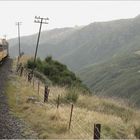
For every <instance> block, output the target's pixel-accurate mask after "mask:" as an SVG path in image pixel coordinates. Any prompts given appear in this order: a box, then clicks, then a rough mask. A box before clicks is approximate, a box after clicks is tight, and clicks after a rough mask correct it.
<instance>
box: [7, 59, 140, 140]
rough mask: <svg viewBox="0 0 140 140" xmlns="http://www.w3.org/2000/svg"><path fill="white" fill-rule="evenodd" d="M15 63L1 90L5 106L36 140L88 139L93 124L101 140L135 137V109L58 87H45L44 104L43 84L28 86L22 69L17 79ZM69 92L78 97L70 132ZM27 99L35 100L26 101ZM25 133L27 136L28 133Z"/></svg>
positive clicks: (139, 116)
mask: <svg viewBox="0 0 140 140" xmlns="http://www.w3.org/2000/svg"><path fill="white" fill-rule="evenodd" d="M15 64H16V61H15V62H14V65H13V70H12V72H11V73H10V76H9V77H8V78H9V81H8V82H7V85H6V90H5V93H6V95H7V100H8V103H9V107H10V110H11V113H12V114H13V115H15V116H16V117H18V118H19V119H21V120H23V121H24V122H26V123H27V124H28V125H29V126H30V129H32V130H33V131H34V132H36V133H37V137H38V138H39V139H56V138H57V139H66V138H67V139H68V138H71V139H92V138H93V126H94V124H95V123H100V124H101V126H102V128H101V139H135V138H139V136H140V135H139V132H140V124H139V119H140V112H139V110H136V109H134V108H130V107H128V105H127V104H126V103H124V102H121V101H115V100H113V99H109V98H99V97H97V96H91V95H88V94H82V93H81V91H80V90H79V89H77V88H75V89H71V90H70V89H69V88H66V87H62V86H61V87H60V86H58V85H55V86H52V85H51V86H49V89H50V93H49V98H48V101H47V102H45V103H44V83H42V82H41V81H40V80H39V79H37V78H36V77H34V80H32V82H31V83H30V82H28V81H27V75H26V70H25V71H24V74H23V75H22V76H19V74H18V73H16V72H15ZM38 82H40V86H39V87H40V88H39V90H38ZM69 93H70V94H72V93H75V94H78V99H77V101H76V103H73V104H74V109H73V115H72V121H71V127H70V129H69V115H70V110H71V103H72V102H68V101H69V100H67V98H66V97H67V95H69ZM58 95H59V97H60V100H59V103H60V104H59V107H57V105H58ZM29 97H33V98H34V99H36V100H35V101H33V100H32V101H30V102H29V101H28V99H29ZM66 101H67V102H66ZM26 133H27V134H29V132H28V131H26Z"/></svg>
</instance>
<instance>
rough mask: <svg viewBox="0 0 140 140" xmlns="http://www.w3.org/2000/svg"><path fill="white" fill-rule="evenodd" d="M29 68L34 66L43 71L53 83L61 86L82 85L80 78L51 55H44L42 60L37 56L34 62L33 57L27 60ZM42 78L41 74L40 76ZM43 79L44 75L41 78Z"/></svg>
mask: <svg viewBox="0 0 140 140" xmlns="http://www.w3.org/2000/svg"><path fill="white" fill-rule="evenodd" d="M27 67H28V68H29V69H32V68H36V70H37V71H39V72H41V73H43V74H44V75H45V76H46V77H47V78H48V79H49V80H51V81H52V83H53V84H57V85H61V86H69V87H71V86H77V85H78V86H79V87H80V86H81V87H84V86H83V84H82V82H81V80H80V79H79V78H77V77H76V75H75V74H74V73H73V72H71V71H70V70H68V68H67V66H66V65H64V64H61V63H59V62H58V61H55V60H53V59H52V57H51V56H49V57H46V58H45V60H44V61H42V60H41V59H40V58H37V60H36V63H35V64H34V63H33V59H30V60H29V61H28V62H27ZM40 78H42V76H40ZM42 79H43V80H44V79H45V78H44V77H43V78H42Z"/></svg>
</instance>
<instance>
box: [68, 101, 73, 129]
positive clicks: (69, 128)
mask: <svg viewBox="0 0 140 140" xmlns="http://www.w3.org/2000/svg"><path fill="white" fill-rule="evenodd" d="M72 113H73V104H72V105H71V112H70V121H69V130H70V127H71V121H72Z"/></svg>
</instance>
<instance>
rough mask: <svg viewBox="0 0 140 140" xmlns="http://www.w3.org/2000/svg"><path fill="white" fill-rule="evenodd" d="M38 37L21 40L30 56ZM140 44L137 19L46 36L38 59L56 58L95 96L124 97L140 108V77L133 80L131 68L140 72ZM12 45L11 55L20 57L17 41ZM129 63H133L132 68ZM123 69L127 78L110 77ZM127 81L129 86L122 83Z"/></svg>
mask: <svg viewBox="0 0 140 140" xmlns="http://www.w3.org/2000/svg"><path fill="white" fill-rule="evenodd" d="M36 37H37V35H32V36H26V37H22V38H21V42H22V45H21V46H22V49H23V51H24V52H25V53H26V54H30V55H32V54H33V52H34V50H35V44H36ZM139 40H140V16H137V17H135V18H133V19H121V20H115V21H110V22H95V23H91V24H89V25H86V26H83V27H79V28H63V29H54V30H50V31H44V32H42V37H41V41H40V46H39V51H38V56H40V57H41V58H45V57H46V55H52V56H53V58H55V59H56V60H59V61H60V62H62V63H64V64H66V65H67V66H68V68H70V69H71V70H73V71H75V72H76V73H77V75H79V76H80V77H81V78H82V80H83V81H84V83H86V84H87V86H88V87H90V89H92V90H93V91H95V92H97V91H98V92H100V94H103V95H106V96H115V97H120V96H123V97H124V98H127V99H130V100H131V101H133V102H135V103H136V104H139V103H138V101H139V100H140V98H139V95H138V92H139V87H138V84H139V82H138V79H137V80H135V77H137V78H138V76H137V74H135V75H134V77H132V79H133V80H132V79H131V78H130V77H129V75H133V73H132V72H133V71H132V67H130V66H131V65H132V66H133V67H134V68H133V69H134V70H135V71H136V70H137V71H138V69H139V68H138V65H139V58H137V59H136V61H134V60H135V59H134V57H135V56H134V57H133V55H136V54H135V52H136V51H139V50H140V41H139ZM9 42H10V44H11V45H10V52H11V55H12V56H14V55H15V54H17V53H16V51H15V50H17V49H16V48H17V47H18V46H17V44H15V43H16V42H17V40H16V39H11V40H9ZM136 57H139V56H136ZM126 60H129V63H130V66H128V65H127V63H128V61H126ZM110 63H111V64H114V63H117V65H118V67H116V68H115V67H112V68H110V66H109V65H110ZM133 63H134V64H135V65H133ZM102 65H103V66H102ZM122 65H123V67H124V68H123V72H122V71H121V73H123V74H118V75H117V76H113V77H111V74H110V73H113V72H114V71H115V72H116V73H120V72H119V70H120V67H121V66H122ZM124 69H125V70H124ZM117 70H118V71H117ZM126 71H128V72H126ZM126 75H127V76H126ZM99 79H101V80H99ZM124 79H125V81H127V82H125V83H123V81H121V80H124ZM120 81H121V82H120ZM110 83H111V84H110ZM120 83H121V84H120ZM95 85H96V86H95ZM132 85H133V86H132ZM120 89H121V90H120ZM103 91H104V92H103ZM128 91H129V92H128ZM98 94H99V93H98ZM132 95H133V97H132ZM135 99H136V101H135Z"/></svg>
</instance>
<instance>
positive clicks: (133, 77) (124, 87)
mask: <svg viewBox="0 0 140 140" xmlns="http://www.w3.org/2000/svg"><path fill="white" fill-rule="evenodd" d="M79 73H80V74H79V75H81V78H82V80H83V81H84V83H86V85H88V87H89V88H90V89H91V90H93V91H94V93H95V94H97V95H103V96H109V97H119V98H123V99H125V100H127V99H128V100H130V101H131V105H137V106H140V94H139V92H140V88H139V81H140V56H139V55H138V54H134V53H133V54H131V55H130V54H129V55H123V56H120V57H117V58H114V59H112V60H110V61H108V62H106V63H102V64H97V65H93V66H90V67H88V68H85V69H83V70H81V71H79Z"/></svg>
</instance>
